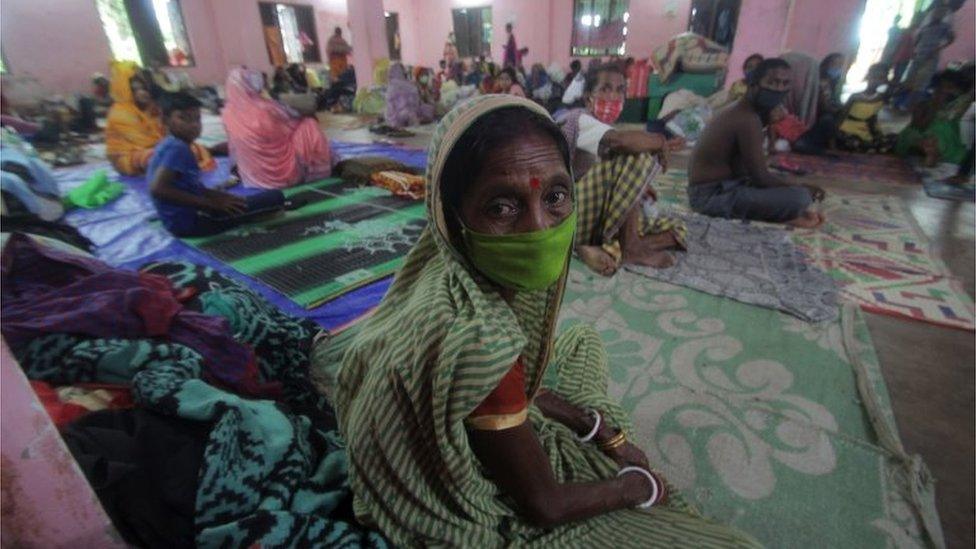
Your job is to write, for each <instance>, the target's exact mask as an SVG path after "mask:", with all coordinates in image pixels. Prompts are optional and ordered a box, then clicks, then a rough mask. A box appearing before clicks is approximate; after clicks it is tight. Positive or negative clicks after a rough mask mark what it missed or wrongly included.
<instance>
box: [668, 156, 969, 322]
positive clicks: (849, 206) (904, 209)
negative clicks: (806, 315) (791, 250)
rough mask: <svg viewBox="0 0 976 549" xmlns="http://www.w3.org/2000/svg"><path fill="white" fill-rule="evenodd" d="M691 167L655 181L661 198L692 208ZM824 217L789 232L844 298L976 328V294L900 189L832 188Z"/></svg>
mask: <svg viewBox="0 0 976 549" xmlns="http://www.w3.org/2000/svg"><path fill="white" fill-rule="evenodd" d="M687 185H688V176H687V172H684V171H681V170H670V171H669V172H668V173H667V174H663V175H661V176H658V178H657V179H656V180H655V182H654V186H655V188H657V191H658V197H659V199H660V200H661V202H662V203H663V204H664V205H666V206H667V207H669V208H672V209H675V210H678V211H681V210H684V211H687V210H688V206H687V204H688V198H687V191H686V188H687ZM822 209H823V211H824V213H825V214H826V216H827V222H826V223H825V224H824V225H823V226H822V227H820V228H818V229H815V230H797V231H793V232H792V238H793V242H794V243H795V244H796V245H797V247H799V248H800V250H801V251H803V252H804V253H805V254H806V255H807V257H809V258H810V260H811V261H812V263H813V264H814V265H816V266H818V267H820V268H821V269H823V270H824V271H826V272H827V274H829V275H830V276H831V277H832V278H833V279H834V280H835V281H836V282H837V285H838V286H839V287H840V291H839V296H840V298H841V300H842V301H847V302H849V303H854V304H857V305H859V306H860V307H861V308H863V309H864V310H868V311H871V312H875V313H881V314H889V315H893V316H898V317H902V318H908V319H912V320H918V321H922V322H928V323H931V324H938V325H941V326H951V327H954V328H962V329H965V330H973V329H974V328H976V324H974V314H973V300H972V298H970V297H969V295H968V294H967V293H966V291H965V290H964V288H963V285H962V283H961V282H960V281H959V280H958V279H957V278H955V277H953V276H952V275H951V274H950V273H949V268H948V267H947V266H946V265H945V263H944V262H943V261H942V260H941V259H939V258H938V257H936V256H935V254H934V253H933V252H932V251H931V246H930V244H929V241H928V239H927V238H926V237H925V235H924V234H923V233H922V230H921V229H920V228H919V227H918V224H917V223H915V220H914V218H913V217H912V215H911V212H909V211H908V206H907V205H906V204H905V202H904V201H903V200H901V199H900V198H898V197H895V196H883V195H871V194H864V193H854V192H851V191H845V192H843V193H839V192H836V191H831V192H829V193H828V194H827V199H826V201H825V202H824V204H823V206H822Z"/></svg>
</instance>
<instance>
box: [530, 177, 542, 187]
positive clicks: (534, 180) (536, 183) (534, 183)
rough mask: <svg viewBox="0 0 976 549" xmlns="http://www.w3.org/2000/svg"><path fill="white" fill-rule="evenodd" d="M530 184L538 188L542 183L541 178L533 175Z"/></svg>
mask: <svg viewBox="0 0 976 549" xmlns="http://www.w3.org/2000/svg"><path fill="white" fill-rule="evenodd" d="M529 185H531V186H532V188H533V189H538V188H539V185H541V183H539V178H538V177H533V178H532V179H530V180H529Z"/></svg>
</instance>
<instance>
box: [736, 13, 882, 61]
mask: <svg viewBox="0 0 976 549" xmlns="http://www.w3.org/2000/svg"><path fill="white" fill-rule="evenodd" d="M864 4H865V0H795V6H794V8H793V15H792V17H791V20H790V22H789V34H787V36H786V48H785V49H787V50H795V51H801V52H803V53H806V54H808V55H812V56H813V57H815V58H817V59H820V58H822V57H824V56H825V55H827V54H828V53H833V52H840V53H843V54H844V55H846V56H847V59H848V61H851V62H853V60H854V56H855V55H856V54H857V46H858V32H859V29H860V24H861V15H862V14H863V13H864ZM822 14H830V17H829V18H826V17H823V15H822ZM740 21H741V19H740Z"/></svg>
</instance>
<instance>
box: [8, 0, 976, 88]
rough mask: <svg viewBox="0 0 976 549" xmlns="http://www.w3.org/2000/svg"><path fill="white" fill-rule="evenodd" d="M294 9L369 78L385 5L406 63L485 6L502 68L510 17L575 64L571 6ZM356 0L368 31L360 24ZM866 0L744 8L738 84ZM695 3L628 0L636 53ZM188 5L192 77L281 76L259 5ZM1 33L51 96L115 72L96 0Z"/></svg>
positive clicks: (310, 1)
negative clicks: (238, 72)
mask: <svg viewBox="0 0 976 549" xmlns="http://www.w3.org/2000/svg"><path fill="white" fill-rule="evenodd" d="M289 1H291V2H294V3H299V4H306V5H310V6H312V7H313V8H314V9H315V12H316V25H317V30H318V35H319V36H318V38H319V42H320V45H321V47H322V48H323V52H322V54H323V60H324V59H325V55H324V54H325V52H324V48H325V43H326V41H327V40H328V38H329V36H330V35H331V34H332V30H333V28H334V27H335V26H336V25H337V24H339V25H342V26H343V27H344V29H345V30H344V32H345V33H346V34H349V36H348V37H347V39H348V40H350V42H351V43H352V45H353V49H354V50H360V49H365V50H366V51H363V52H361V53H362V54H361V55H354V62H355V63H356V64H357V66H361V65H363V64H365V66H364V67H362V68H361V69H360V73H368V72H369V71H370V70H371V67H372V60H373V59H374V58H377V57H385V56H386V55H387V51H386V38H385V26H384V25H383V21H382V13H380V17H379V19H377V18H376V13H377V11H376V10H377V6H379V8H380V9H381V10H386V11H395V12H397V13H398V14H399V16H400V37H401V44H402V46H401V48H402V49H401V51H402V54H403V59H404V61H405V62H406V63H408V64H423V65H428V66H436V64H437V61H438V60H439V59H441V56H442V52H443V48H444V41H445V39H446V37H447V33H448V32H449V31H450V30H451V29H452V28H453V23H452V20H451V9H453V8H463V7H479V6H485V5H489V6H491V7H492V16H493V22H494V28H495V32H494V39H493V43H492V54H493V56H494V58H495V59H496V60H500V59H501V56H502V50H503V48H504V44H505V39H506V36H505V30H504V27H505V23H506V22H508V21H513V22H514V23H515V36H516V38H517V39H518V41H519V45H520V46H524V47H528V48H529V54H528V57H527V58H526V61H527V63H529V64H531V63H536V62H542V63H544V64H549V63H551V62H554V61H555V62H558V63H560V64H562V65H564V66H565V65H568V64H569V61H570V55H569V50H570V40H571V37H572V30H571V25H572V10H573V0H289ZM347 1H348V3H350V4H352V5H353V8H354V10H355V12H356V13H357V14H360V15H361V16H362V17H365V18H366V19H368V20H369V21H370V22H369V24H366V23H361V24H358V26H360V27H361V28H359V29H354V28H353V27H354V26H356V25H354V24H353V22H352V21H351V19H352V17H350V13H349V6H347ZM864 1H865V0H743V2H742V10H741V13H740V15H739V30H738V33H737V36H736V40H735V44H734V48H733V51H732V57H731V60H730V78H729V81H730V82H731V81H733V80H734V79H736V78H738V77H739V72H740V69H739V67H740V66H741V65H742V61H743V60H744V59H745V58H746V56H748V55H749V54H750V53H753V52H759V53H762V54H764V55H775V54H777V53H779V52H781V51H783V50H784V49H796V50H800V51H805V52H809V53H811V54H813V55H815V56H818V57H819V56H822V55H824V54H826V53H828V52H830V51H836V50H840V51H846V52H852V51H853V50H854V48H856V36H855V33H856V32H857V27H858V23H859V14H860V12H861V11H862V9H863V5H864ZM974 3H976V0H968V1H967V2H966V4H965V5H964V6H963V7H962V9H960V10H959V12H957V14H956V16H955V25H956V33H957V39H956V42H955V43H954V44H952V45H951V46H950V47H949V48H948V49H946V51H945V52H943V55H942V60H943V62H944V63H945V62H949V61H952V60H959V59H971V58H973V51H974V48H976V44H974V41H976V29H974V21H976V8H974ZM791 4H792V6H793V8H792V13H791V12H790V6H791ZM689 5H690V0H631V18H630V23H629V25H628V31H629V32H628V37H627V39H628V40H627V54H628V55H633V56H636V57H645V56H647V55H649V54H650V52H651V51H652V50H653V49H654V48H655V47H657V46H659V45H660V44H663V43H664V42H665V41H666V40H667V39H668V38H670V37H671V36H673V35H675V34H678V33H680V32H682V31H683V30H684V29H685V25H686V24H687V21H688V10H689ZM182 6H183V13H184V16H185V20H186V24H187V31H188V34H189V36H190V42H191V44H192V46H193V53H194V55H195V56H196V61H197V65H196V67H193V68H191V69H189V70H188V72H189V74H190V76H191V77H192V78H193V79H194V80H195V81H197V82H200V83H214V82H222V81H223V80H224V78H225V76H226V73H227V71H228V70H229V69H230V68H231V67H234V66H238V65H248V66H251V67H254V68H257V69H260V70H265V71H267V70H270V69H271V68H272V67H271V64H270V62H269V60H268V55H267V50H266V49H265V45H264V37H263V36H262V35H261V34H260V33H261V25H260V18H259V15H258V7H257V0H183V2H182ZM367 8H368V9H367ZM367 14H368V15H367ZM366 19H364V21H365V20H366ZM0 35H2V36H3V51H4V54H5V56H6V59H7V62H8V63H9V65H10V70H11V73H12V74H14V75H17V74H23V73H30V74H33V75H34V76H36V77H37V79H38V80H39V81H40V83H41V85H42V86H44V87H45V88H47V89H48V90H50V91H52V92H62V93H63V92H74V91H85V90H87V89H88V87H89V78H90V76H91V73H93V72H96V71H97V72H107V71H108V60H109V59H110V57H111V52H110V50H109V47H108V41H107V39H106V38H105V33H104V31H103V30H102V26H101V21H100V20H99V18H98V12H97V10H96V8H95V2H94V0H71V1H65V0H3V2H2V8H0ZM51 36H57V37H58V42H57V43H54V42H52V41H51V40H50V39H49V37H51ZM357 53H360V52H358V51H357ZM357 58H358V61H357V60H356V59H357ZM361 81H363V80H362V79H361Z"/></svg>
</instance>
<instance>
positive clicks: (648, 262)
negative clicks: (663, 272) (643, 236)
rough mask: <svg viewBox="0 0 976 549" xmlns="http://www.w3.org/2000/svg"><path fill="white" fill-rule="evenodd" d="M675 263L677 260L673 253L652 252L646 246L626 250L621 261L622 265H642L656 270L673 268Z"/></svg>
mask: <svg viewBox="0 0 976 549" xmlns="http://www.w3.org/2000/svg"><path fill="white" fill-rule="evenodd" d="M675 262H676V260H675V258H674V255H673V254H672V253H671V252H666V251H664V250H652V249H650V248H648V247H646V246H645V247H643V248H638V249H637V250H625V251H624V252H623V257H622V259H621V263H627V264H629V265H642V266H644V267H651V268H654V269H666V268H668V267H671V266H673V265H674V264H675Z"/></svg>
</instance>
